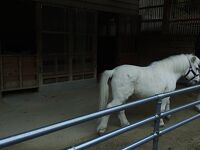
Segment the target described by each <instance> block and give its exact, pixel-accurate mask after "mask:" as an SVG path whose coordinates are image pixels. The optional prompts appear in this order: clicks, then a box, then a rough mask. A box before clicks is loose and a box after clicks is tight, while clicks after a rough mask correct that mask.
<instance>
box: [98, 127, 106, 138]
mask: <svg viewBox="0 0 200 150" xmlns="http://www.w3.org/2000/svg"><path fill="white" fill-rule="evenodd" d="M105 132H106V128H104V129H99V130H98V131H97V133H98V135H99V136H101V135H103V134H104V133H105Z"/></svg>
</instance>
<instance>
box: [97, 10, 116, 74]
mask: <svg viewBox="0 0 200 150" xmlns="http://www.w3.org/2000/svg"><path fill="white" fill-rule="evenodd" d="M116 43H117V15H116V14H113V13H104V12H100V13H99V14H98V49H97V73H98V76H99V75H100V74H101V73H102V72H103V71H104V70H109V69H113V68H114V67H116V65H117V60H116V58H117V44H116Z"/></svg>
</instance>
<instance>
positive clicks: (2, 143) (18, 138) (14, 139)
mask: <svg viewBox="0 0 200 150" xmlns="http://www.w3.org/2000/svg"><path fill="white" fill-rule="evenodd" d="M198 89H200V85H195V86H191V87H187V88H183V89H179V90H176V91H173V92H167V93H161V94H158V95H155V96H151V97H148V98H145V99H141V100H138V101H134V102H130V103H127V104H123V105H118V106H115V107H112V108H109V109H105V110H102V111H98V112H94V113H91V114H88V115H84V116H81V117H77V118H73V119H69V120H65V121H62V122H58V123H54V124H51V125H47V126H44V127H41V128H37V129H34V130H31V131H28V132H24V133H21V134H17V135H13V136H9V137H6V138H1V139H0V148H4V147H8V146H11V145H13V144H17V143H20V142H23V141H27V140H30V139H33V138H37V137H40V136H42V135H46V134H49V133H52V132H55V131H58V130H61V129H64V128H68V127H71V126H74V125H77V124H80V123H83V122H86V121H89V120H92V119H95V118H98V117H101V116H105V115H108V114H110V113H113V112H118V111H121V110H125V109H128V108H132V107H135V106H137V105H141V104H146V103H148V102H152V101H157V105H156V112H155V114H153V115H152V116H150V117H148V118H146V119H143V120H141V121H139V122H136V123H133V124H131V125H128V126H126V127H123V128H120V129H118V130H115V131H113V132H109V133H107V134H105V135H102V136H100V137H97V138H94V139H92V140H89V141H86V142H83V143H81V144H78V145H75V146H72V147H70V148H65V149H66V150H80V149H86V148H88V147H90V146H92V145H95V144H97V143H100V142H102V141H106V140H108V139H110V138H113V137H115V136H117V135H120V134H122V133H125V132H127V131H130V130H133V129H135V128H137V127H139V126H141V125H144V124H146V123H148V122H150V121H155V123H154V131H153V132H152V133H151V134H150V135H147V136H146V137H144V138H142V139H141V140H138V141H137V142H135V143H132V144H130V145H128V146H127V147H125V148H123V150H129V149H134V148H136V147H138V146H140V145H142V144H144V143H146V142H148V141H151V140H153V150H157V149H158V142H159V137H160V136H162V135H164V134H166V133H168V132H170V131H172V130H174V129H175V128H178V127H180V126H182V125H184V124H186V123H189V122H191V121H193V120H195V119H198V118H200V113H198V114H196V115H194V116H192V117H190V118H187V119H185V120H183V121H180V122H177V123H176V124H174V125H172V126H170V127H168V128H165V129H162V130H160V128H159V121H160V118H162V117H165V116H167V115H169V114H172V113H175V112H178V111H181V110H183V109H187V108H189V107H192V106H194V105H197V104H200V100H197V101H194V102H192V103H189V104H186V105H183V106H180V107H176V108H173V109H171V110H169V111H167V112H161V99H163V98H165V97H169V96H175V95H178V94H183V93H186V92H192V91H194V90H198Z"/></svg>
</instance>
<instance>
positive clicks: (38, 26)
mask: <svg viewBox="0 0 200 150" xmlns="http://www.w3.org/2000/svg"><path fill="white" fill-rule="evenodd" d="M41 6H42V5H41V3H39V2H37V3H36V7H35V9H36V11H35V12H36V15H35V16H36V43H37V44H36V45H37V80H38V81H37V82H38V86H40V85H42V82H43V79H42V72H43V59H42V13H41Z"/></svg>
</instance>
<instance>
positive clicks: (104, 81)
mask: <svg viewBox="0 0 200 150" xmlns="http://www.w3.org/2000/svg"><path fill="white" fill-rule="evenodd" d="M113 72H114V71H113V70H106V71H104V73H103V74H102V76H101V80H100V103H99V109H100V110H102V109H105V108H106V105H107V103H108V98H109V85H108V80H109V78H111V77H112V75H113Z"/></svg>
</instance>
